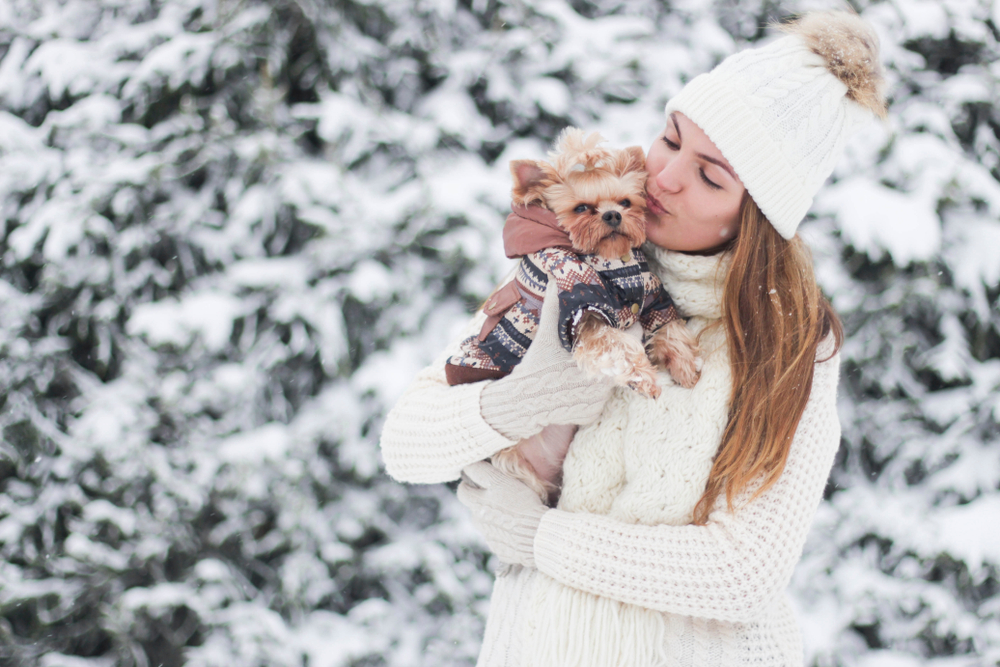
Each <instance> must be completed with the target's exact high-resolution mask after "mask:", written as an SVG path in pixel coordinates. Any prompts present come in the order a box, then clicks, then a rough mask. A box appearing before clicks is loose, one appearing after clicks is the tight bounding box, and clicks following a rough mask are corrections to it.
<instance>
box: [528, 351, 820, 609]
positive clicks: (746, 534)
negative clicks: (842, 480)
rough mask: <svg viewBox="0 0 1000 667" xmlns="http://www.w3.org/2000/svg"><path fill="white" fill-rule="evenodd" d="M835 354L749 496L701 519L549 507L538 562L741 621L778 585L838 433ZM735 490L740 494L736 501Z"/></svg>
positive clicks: (555, 571) (617, 589)
mask: <svg viewBox="0 0 1000 667" xmlns="http://www.w3.org/2000/svg"><path fill="white" fill-rule="evenodd" d="M839 365H840V357H839V355H836V356H834V357H833V358H831V359H829V360H827V361H823V362H820V363H818V364H817V365H816V369H815V373H814V378H813V386H812V390H811V392H810V396H809V401H808V403H807V404H806V409H805V411H804V413H803V415H802V419H801V420H800V422H799V425H798V428H797V429H796V432H795V437H794V439H793V441H792V447H791V450H790V451H789V456H788V461H787V463H786V465H785V469H784V471H783V472H782V474H781V476H780V477H779V479H778V481H777V482H776V483H775V484H774V485H773V486H772V487H771V488H770V489H768V490H767V491H766V492H764V493H763V494H761V495H760V496H758V497H757V498H756V499H754V500H753V501H750V502H747V500H748V498H749V495H750V494H746V495H744V496H743V497H742V498H737V499H736V502H735V503H734V507H735V508H736V509H735V511H734V512H729V511H728V510H727V509H726V503H725V501H724V500H722V501H720V503H719V505H718V506H717V508H716V509H715V510H714V511H713V512H712V514H711V515H710V517H709V521H708V523H707V524H706V525H704V526H696V525H687V526H671V525H658V526H645V525H634V524H627V523H623V522H619V521H616V520H614V519H610V518H608V517H605V516H599V515H593V514H574V513H571V512H565V511H561V510H550V511H549V512H546V513H545V515H544V516H543V517H542V521H541V524H540V526H539V530H538V533H537V534H536V536H535V563H536V567H537V568H538V570H539V571H541V572H543V573H544V574H546V575H548V576H550V577H552V578H553V579H555V580H557V581H559V582H560V583H562V584H564V585H566V586H569V587H571V588H576V589H579V590H583V591H587V592H589V593H593V594H594V595H599V596H602V597H607V598H611V599H614V600H618V601H620V602H625V603H628V604H634V605H638V606H640V607H645V608H648V609H653V610H657V611H662V612H669V613H673V614H680V615H684V616H697V617H702V618H713V619H718V620H723V621H730V622H748V621H751V620H753V619H755V618H757V617H759V616H760V614H761V613H763V612H764V610H766V609H767V608H768V607H769V605H770V604H771V603H772V602H773V601H774V600H775V599H776V598H777V597H778V596H779V595H780V594H781V593H782V592H783V591H784V589H785V588H786V587H787V585H788V582H789V580H790V578H791V575H792V570H793V569H794V567H795V564H796V563H797V562H798V560H799V558H800V557H801V555H802V549H803V546H804V544H805V540H806V536H807V534H808V532H809V528H810V525H811V524H812V520H813V517H814V515H815V512H816V509H817V507H818V505H819V502H820V500H821V499H822V495H823V489H824V487H825V485H826V481H827V477H828V476H829V473H830V468H831V467H832V465H833V459H834V456H835V455H836V452H837V448H838V446H839V443H840V421H839V419H838V417H837V409H836V394H837V379H838V373H839ZM740 500H742V501H743V502H740Z"/></svg>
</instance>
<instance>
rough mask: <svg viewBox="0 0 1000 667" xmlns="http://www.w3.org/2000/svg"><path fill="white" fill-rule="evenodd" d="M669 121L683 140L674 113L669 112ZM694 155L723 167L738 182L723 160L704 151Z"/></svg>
mask: <svg viewBox="0 0 1000 667" xmlns="http://www.w3.org/2000/svg"><path fill="white" fill-rule="evenodd" d="M670 122H671V123H673V124H674V129H675V130H677V138H678V139H680V140H681V141H684V137H682V136H681V127H680V125H678V124H677V118H676V113H672V114H670ZM695 155H697V156H698V157H700V158H701V159H702V160H705V161H706V162H711V163H712V164H714V165H718V166H720V167H722V168H723V169H725V170H726V173H727V174H729V175H730V176H732V177H733V180H734V181H736V182H737V183H739V182H740V179H739V177H737V176H736V172H734V171H733V168H732V167H730V166H729V165H728V164H726V163H725V162H723V161H722V160H719V159H716V158H714V157H712V156H711V155H705V154H704V153H696V154H695Z"/></svg>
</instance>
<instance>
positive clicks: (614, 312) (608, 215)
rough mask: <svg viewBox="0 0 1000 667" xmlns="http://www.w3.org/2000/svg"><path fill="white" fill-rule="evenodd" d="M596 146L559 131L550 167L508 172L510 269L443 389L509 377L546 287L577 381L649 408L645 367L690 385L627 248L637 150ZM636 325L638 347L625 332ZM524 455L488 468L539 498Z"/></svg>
mask: <svg viewBox="0 0 1000 667" xmlns="http://www.w3.org/2000/svg"><path fill="white" fill-rule="evenodd" d="M603 141H604V140H603V138H602V137H601V136H600V135H599V134H597V133H593V134H591V135H589V136H584V132H583V130H580V129H577V128H567V129H566V130H564V131H563V133H562V134H561V135H560V137H559V140H558V141H557V143H556V149H555V150H554V151H552V152H550V153H549V159H550V162H536V161H532V160H514V161H513V162H511V164H510V171H511V174H512V176H513V178H514V187H513V190H512V195H513V213H512V214H511V215H510V216H509V217H508V218H507V224H506V226H505V227H504V244H505V248H506V251H507V255H508V256H509V257H520V258H521V261H520V263H519V264H518V268H517V273H516V275H515V277H514V279H513V280H512V281H510V282H509V283H507V284H505V285H504V286H502V287H500V288H498V289H497V290H495V291H494V293H493V295H491V296H490V298H489V299H487V301H486V305H485V306H484V310H485V311H486V314H487V320H486V323H485V324H484V325H483V328H482V331H481V332H480V333H479V335H478V336H471V337H469V338H468V339H466V340H465V341H464V342H463V344H462V350H461V353H460V354H458V355H455V356H453V357H451V358H449V359H448V364H447V366H446V375H447V377H448V382H449V383H450V384H461V383H464V382H474V381H477V380H482V379H487V378H498V377H503V376H504V375H507V374H508V373H510V371H511V370H512V369H513V367H514V366H515V365H516V364H517V363H518V362H519V361H520V360H521V358H522V357H523V356H524V353H525V351H526V350H527V347H528V345H530V343H531V341H532V340H533V339H534V335H535V333H536V331H537V326H538V321H539V318H540V311H541V305H542V301H543V300H544V297H545V288H546V286H547V284H548V280H553V279H554V280H556V283H557V285H558V288H559V312H560V315H559V336H560V340H561V342H562V344H563V346H564V347H566V349H567V350H572V354H573V359H574V360H575V361H576V363H577V364H578V365H579V367H580V368H581V369H582V370H584V371H585V372H587V373H588V374H590V375H593V376H610V377H611V378H612V381H613V382H614V383H615V384H617V385H619V386H628V387H631V388H632V389H635V390H636V391H638V392H639V393H641V394H643V395H644V396H647V397H650V398H656V397H658V396H659V395H660V387H659V385H658V384H657V381H656V367H657V366H658V367H661V368H664V369H666V370H668V371H669V373H670V375H671V376H672V377H673V379H674V381H675V382H677V383H678V384H680V385H681V386H684V387H692V386H694V384H695V383H696V382H697V381H698V376H699V370H698V358H697V352H698V351H697V345H696V342H695V339H694V337H693V336H692V335H691V333H690V332H689V331H688V329H687V327H686V326H685V323H684V320H683V319H681V317H680V316H679V315H678V313H677V310H676V308H674V305H673V301H672V300H671V299H670V296H669V295H668V294H667V292H666V290H664V289H663V286H662V284H661V283H660V281H659V279H657V278H656V276H655V275H653V273H652V272H651V271H650V270H649V266H648V264H647V262H646V258H645V255H643V253H642V251H641V250H640V249H639V246H641V245H642V243H643V242H644V241H645V240H646V208H645V206H646V171H645V161H646V159H645V155H644V153H643V151H642V149H641V148H640V147H639V146H631V147H629V148H625V149H622V150H611V149H608V148H604V147H602V146H601V145H600V144H601V143H602V142H603ZM637 323H638V324H640V325H641V326H642V329H643V334H644V335H643V338H644V340H645V346H644V344H643V343H642V342H640V341H639V340H638V338H637V336H635V335H633V334H630V333H627V331H626V330H627V329H629V328H631V327H632V326H633V325H635V324H637ZM647 349H648V356H647ZM564 435H565V434H563V435H562V436H559V437H563V436H564ZM542 436H544V432H543V434H542ZM536 437H538V436H536ZM569 437H572V434H570V436H569ZM529 440H530V439H529ZM526 444H527V443H526V442H522V443H521V444H519V445H517V446H514V447H509V448H507V449H505V450H502V451H500V452H498V453H497V454H495V455H494V456H493V459H492V461H493V464H494V465H496V466H497V467H498V468H501V469H502V470H504V471H506V472H509V473H511V474H513V475H514V476H515V477H517V478H519V479H521V480H522V481H524V482H526V483H527V484H528V485H529V486H531V487H532V488H534V489H535V490H536V491H537V492H538V493H539V495H540V496H541V497H542V498H543V499H546V498H548V496H549V494H550V493H551V492H553V491H554V490H555V489H556V488H557V487H556V484H555V480H554V479H542V478H541V477H540V476H539V475H538V474H536V472H535V470H534V468H533V467H532V466H531V464H530V463H528V461H527V460H526V459H525V458H524V455H523V454H522V453H521V452H520V451H519V448H520V447H521V446H523V445H526ZM537 444H538V443H536V446H537ZM542 449H545V447H542ZM557 467H558V468H559V469H561V461H560V462H559V465H558V466H557ZM546 477H551V475H546Z"/></svg>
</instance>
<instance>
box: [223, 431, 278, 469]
mask: <svg viewBox="0 0 1000 667" xmlns="http://www.w3.org/2000/svg"><path fill="white" fill-rule="evenodd" d="M289 445H290V440H289V433H288V431H287V430H286V429H285V428H284V426H283V425H281V424H266V425H264V426H262V427H260V428H258V429H255V430H253V431H248V432H243V433H239V434H237V435H234V436H232V437H230V438H227V439H225V440H223V441H222V442H220V443H219V445H218V448H219V458H220V459H221V460H223V461H228V462H230V463H241V464H255V465H263V464H266V463H267V462H268V461H278V460H281V459H282V458H283V457H284V456H285V455H286V454H287V452H288V449H289Z"/></svg>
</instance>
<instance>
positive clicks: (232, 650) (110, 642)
mask: <svg viewBox="0 0 1000 667" xmlns="http://www.w3.org/2000/svg"><path fill="white" fill-rule="evenodd" d="M852 5H853V6H854V7H855V8H856V9H857V10H859V11H860V12H861V13H862V14H863V16H865V17H866V18H867V19H868V20H870V21H871V22H872V23H873V24H874V25H875V26H876V27H877V29H878V31H879V33H880V35H881V36H882V41H883V52H884V59H885V63H886V65H887V67H888V72H889V79H890V83H891V98H892V114H891V117H890V119H889V121H888V122H887V123H885V124H884V125H880V126H875V127H873V128H872V129H871V130H869V131H868V132H867V133H866V135H865V136H862V137H858V138H857V139H856V140H855V142H854V143H853V144H852V150H851V152H850V154H849V155H848V156H847V158H845V160H844V161H843V162H842V164H841V166H840V168H839V169H838V171H837V172H836V173H835V174H834V178H833V182H832V184H831V185H830V186H829V187H828V188H827V190H826V191H825V193H824V194H823V196H822V197H820V198H819V199H818V200H817V203H816V206H815V207H814V215H813V216H812V217H813V220H812V221H810V222H807V223H806V224H805V225H804V226H803V234H804V235H805V236H807V237H808V240H809V241H810V243H811V244H812V245H813V247H814V248H815V255H816V261H817V266H818V271H819V276H820V279H821V282H822V284H823V286H824V288H825V289H826V291H827V293H828V294H829V295H830V296H831V298H832V299H833V302H834V305H835V307H836V308H837V310H838V311H839V312H840V313H841V314H842V316H843V318H844V321H845V324H846V327H847V331H848V336H849V337H848V340H847V344H846V346H845V349H844V369H843V379H842V385H841V415H842V420H843V424H844V440H843V446H842V449H841V453H840V456H839V458H838V461H837V464H836V467H835V471H834V475H833V477H832V479H831V483H830V485H829V487H828V493H827V502H825V503H824V505H823V506H822V507H821V510H820V513H819V516H818V519H817V523H816V526H815V529H814V531H813V533H812V537H811V539H810V542H809V545H808V547H807V551H806V554H805V556H804V559H803V562H802V563H801V565H800V566H799V568H798V570H797V574H796V577H795V579H794V581H793V584H792V592H793V596H794V598H795V599H796V601H797V604H798V606H799V608H800V616H801V619H802V624H803V629H804V633H805V640H806V648H807V655H808V660H809V662H810V664H813V665H822V666H828V665H830V666H832V665H859V666H862V667H873V666H882V667H888V666H892V667H909V666H910V665H947V666H949V667H957V666H966V665H969V666H971V665H996V664H1000V579H998V568H1000V537H998V536H1000V531H998V530H997V526H998V524H1000V452H998V444H1000V391H998V389H1000V313H998V305H997V304H998V296H1000V222H998V219H1000V99H998V96H1000V86H998V85H997V84H998V78H1000V63H998V60H997V58H998V55H1000V53H998V51H1000V49H998V37H1000V30H998V28H1000V3H998V2H994V1H991V0H941V1H938V0H885V1H882V2H877V1H872V2H868V1H864V0H859V1H857V2H852ZM829 6H831V5H830V4H829V3H820V2H807V1H805V0H803V1H794V0H789V1H788V2H774V1H772V0H741V1H739V2H737V1H736V0H674V1H672V2H662V1H660V0H569V1H562V0H540V1H538V2H523V1H520V0H502V1H501V0H416V1H415V2H398V1H397V0H337V1H336V2H334V1H326V2H323V1H321V0H270V1H268V2H265V1H264V0H170V1H167V0H101V1H97V0H3V2H2V3H0V207H2V227H0V257H2V266H0V307H2V311H0V312H2V315H0V428H2V436H3V437H2V441H0V663H2V664H4V665H14V666H18V667H21V666H25V667H35V666H39V667H82V666H93V667H104V666H111V665H122V666H136V667H147V666H156V665H163V666H165V667H172V666H174V665H182V664H184V665H192V666H199V667H200V666H204V667H208V666H216V665H217V666H226V667H228V666H231V665H241V666H244V667H252V666H255V665H260V666H277V665H281V666H284V665H302V666H308V667H339V666H353V667H361V666H375V665H389V666H401V667H409V666H412V665H436V666H440V665H471V664H472V663H473V662H474V659H475V655H476V652H477V649H478V644H479V638H480V636H481V633H482V627H483V623H484V618H485V613H486V610H487V601H488V595H489V590H490V586H491V581H492V579H491V574H490V571H491V570H490V568H491V566H492V564H491V561H490V558H489V555H488V553H487V552H486V551H485V550H484V548H483V544H482V542H481V541H480V539H479V538H478V536H477V535H476V534H475V531H474V530H473V529H472V527H471V526H470V524H469V522H468V521H467V519H466V518H465V514H464V512H463V510H462V508H461V507H460V506H458V505H457V503H456V501H455V500H454V498H453V494H452V492H451V490H450V489H448V488H446V487H444V486H429V487H411V486H403V485H400V484H396V483H394V482H392V481H391V480H389V479H388V478H387V477H386V476H385V474H384V472H382V471H381V469H380V463H379V458H378V453H377V441H378V434H379V430H380V425H381V420H382V418H383V416H384V414H385V413H386V411H387V409H388V408H389V407H391V405H392V404H393V402H394V401H395V399H396V398H397V396H398V395H399V393H400V392H401V391H402V389H403V388H404V387H405V386H406V384H407V383H408V381H409V380H410V378H411V377H412V376H413V375H414V374H415V373H416V371H417V370H418V369H419V368H420V367H421V366H422V365H424V364H425V363H427V362H428V361H429V360H430V359H431V357H432V356H434V355H435V354H436V353H437V352H438V351H439V350H440V349H441V347H442V346H443V345H444V343H445V341H446V340H447V339H449V338H450V337H451V336H452V335H453V334H454V333H455V332H456V330H457V328H458V327H460V326H461V323H462V322H463V321H464V318H465V316H466V315H465V313H466V312H468V311H469V309H470V308H471V307H472V306H473V305H474V304H475V303H476V301H477V300H478V299H481V298H482V297H484V296H485V295H486V294H487V293H488V291H489V290H490V288H491V287H492V286H493V284H494V282H495V281H496V280H497V279H499V278H500V276H501V275H502V273H504V272H505V271H506V268H507V266H508V261H507V260H506V259H505V258H504V257H503V255H502V252H501V249H500V244H499V230H500V227H501V224H502V221H503V218H504V210H505V208H506V205H507V196H508V188H509V174H508V171H507V162H508V161H509V160H510V159H512V158H515V157H529V156H541V155H542V154H543V152H544V150H546V148H547V146H548V145H549V143H550V142H551V141H552V139H553V138H554V137H555V135H556V134H557V133H558V131H559V130H560V129H561V128H562V127H564V126H566V125H568V124H575V125H579V126H582V127H585V128H588V129H594V130H600V131H601V132H602V133H603V134H604V135H605V136H606V137H608V138H609V139H610V140H611V141H612V142H613V143H615V144H618V145H626V144H635V143H639V144H643V145H648V143H649V141H651V139H652V137H653V135H654V133H655V132H656V131H657V130H658V129H659V128H660V126H661V125H662V115H661V109H662V106H663V103H664V102H665V101H666V99H667V98H668V97H669V96H670V95H671V94H672V93H674V92H676V91H677V90H678V89H679V88H680V86H681V85H682V84H683V82H684V81H686V80H688V79H689V78H691V77H692V76H694V75H695V74H697V73H700V72H702V71H705V70H707V69H708V68H710V67H711V66H712V65H713V64H714V63H716V62H717V61H718V60H720V59H721V58H722V57H724V56H725V55H727V54H729V53H731V52H733V51H734V50H736V49H738V48H741V47H742V46H743V45H745V44H747V43H750V42H753V41H755V40H757V39H760V38H761V37H762V36H763V35H764V34H765V31H764V30H763V29H762V28H761V26H762V25H763V24H765V23H766V22H767V21H769V20H772V19H779V18H782V17H785V16H787V15H789V14H791V13H793V12H797V11H802V10H805V9H809V8H814V7H829Z"/></svg>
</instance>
